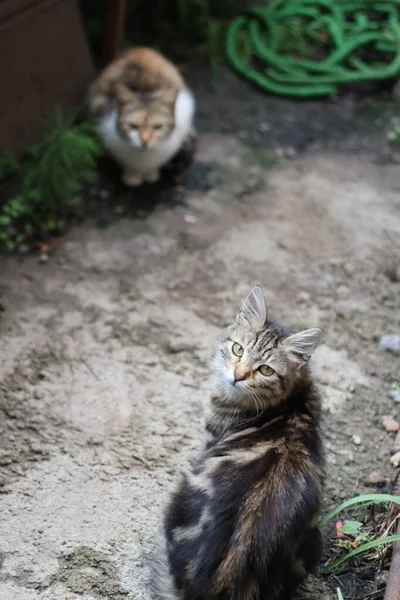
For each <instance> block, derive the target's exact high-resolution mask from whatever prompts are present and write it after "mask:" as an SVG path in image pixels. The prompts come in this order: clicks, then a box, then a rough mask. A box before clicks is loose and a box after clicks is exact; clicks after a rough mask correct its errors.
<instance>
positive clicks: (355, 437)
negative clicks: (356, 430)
mask: <svg viewBox="0 0 400 600" xmlns="http://www.w3.org/2000/svg"><path fill="white" fill-rule="evenodd" d="M351 439H352V441H353V444H355V445H356V446H361V438H360V436H359V435H353V437H352V438H351Z"/></svg>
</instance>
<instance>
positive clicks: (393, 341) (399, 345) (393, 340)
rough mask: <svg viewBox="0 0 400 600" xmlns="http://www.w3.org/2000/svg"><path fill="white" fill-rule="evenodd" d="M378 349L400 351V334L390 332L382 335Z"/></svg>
mask: <svg viewBox="0 0 400 600" xmlns="http://www.w3.org/2000/svg"><path fill="white" fill-rule="evenodd" d="M378 350H382V352H395V353H396V352H400V335H399V334H397V333H388V334H387V335H384V336H383V337H381V339H380V341H379V344H378Z"/></svg>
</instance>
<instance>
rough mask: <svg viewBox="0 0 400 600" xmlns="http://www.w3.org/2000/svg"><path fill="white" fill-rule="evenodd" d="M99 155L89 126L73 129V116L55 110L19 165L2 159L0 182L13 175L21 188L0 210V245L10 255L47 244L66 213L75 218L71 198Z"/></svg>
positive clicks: (75, 206) (75, 203) (74, 200)
mask: <svg viewBox="0 0 400 600" xmlns="http://www.w3.org/2000/svg"><path fill="white" fill-rule="evenodd" d="M101 152H102V150H101V145H100V143H99V142H98V140H97V138H96V136H95V132H94V129H93V126H92V125H91V124H90V123H76V121H75V114H72V113H70V114H65V113H63V112H62V111H61V110H60V109H56V110H55V111H54V112H53V114H52V115H51V117H50V118H49V120H48V123H47V133H46V135H45V136H44V138H43V140H42V142H41V143H39V144H37V145H35V146H32V147H30V148H28V149H27V151H26V153H25V155H24V158H23V159H22V160H21V162H20V163H18V161H17V160H16V159H15V157H14V156H13V155H11V154H10V153H9V154H8V156H7V155H6V157H4V155H3V157H2V159H1V160H0V177H1V174H4V172H7V174H9V173H10V172H11V173H15V172H18V174H19V177H20V179H21V185H20V190H19V193H18V194H17V195H16V196H13V197H11V198H9V199H8V200H6V201H5V203H4V204H3V205H2V207H1V208H0V244H2V245H3V246H4V247H5V248H6V249H7V250H9V251H14V250H16V249H17V248H18V247H19V246H21V244H23V243H25V242H27V241H29V239H31V238H32V237H33V236H34V237H36V238H39V239H43V238H47V237H48V236H49V235H50V234H52V233H54V232H56V231H57V230H58V229H59V228H60V220H61V219H62V218H63V216H64V215H65V213H66V212H73V213H78V212H79V204H80V201H79V198H76V194H77V193H78V191H79V189H80V187H81V185H82V183H83V182H84V181H88V180H89V179H90V177H91V174H92V171H93V168H94V166H95V164H96V161H97V159H98V157H99V156H100V155H101ZM11 157H12V158H11ZM2 166H3V170H2V169H1V167H2ZM6 167H7V168H8V170H7V168H6Z"/></svg>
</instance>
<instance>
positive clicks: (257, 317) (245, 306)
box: [236, 287, 267, 331]
mask: <svg viewBox="0 0 400 600" xmlns="http://www.w3.org/2000/svg"><path fill="white" fill-rule="evenodd" d="M266 320H267V307H266V304H265V300H264V296H263V293H262V291H261V290H260V288H259V287H254V288H253V289H252V290H250V292H249V293H248V295H247V296H246V298H245V299H244V300H243V302H242V305H241V307H240V310H239V312H238V314H237V317H236V323H237V324H238V325H239V324H243V322H245V323H247V324H248V325H250V327H251V328H252V329H254V330H255V331H259V330H260V329H262V328H263V327H264V325H265V322H266Z"/></svg>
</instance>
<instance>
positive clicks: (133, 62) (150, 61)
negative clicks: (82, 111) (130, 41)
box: [89, 48, 185, 117]
mask: <svg viewBox="0 0 400 600" xmlns="http://www.w3.org/2000/svg"><path fill="white" fill-rule="evenodd" d="M117 84H120V85H121V86H124V87H125V88H128V89H129V90H131V91H134V92H141V93H144V94H146V93H147V94H149V93H154V92H159V91H161V90H176V91H177V90H180V89H182V88H183V87H184V86H185V83H184V81H183V79H182V76H181V74H180V73H179V71H178V69H177V68H176V67H175V66H174V65H173V64H172V63H171V62H170V61H169V60H167V59H166V58H164V56H162V55H161V54H159V53H158V52H156V51H155V50H152V49H151V48H130V49H129V50H126V51H125V52H123V53H122V54H121V55H120V56H119V57H118V58H117V59H116V60H114V61H113V62H112V63H111V64H110V65H108V67H106V68H105V69H104V70H103V71H102V72H101V73H100V75H99V76H98V78H97V79H96V81H95V82H94V83H93V85H92V87H91V89H90V95H89V109H90V112H91V114H92V115H93V116H96V117H99V116H102V115H104V114H105V113H106V112H107V110H108V108H109V102H110V98H112V97H113V96H114V94H115V86H116V85H117Z"/></svg>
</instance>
